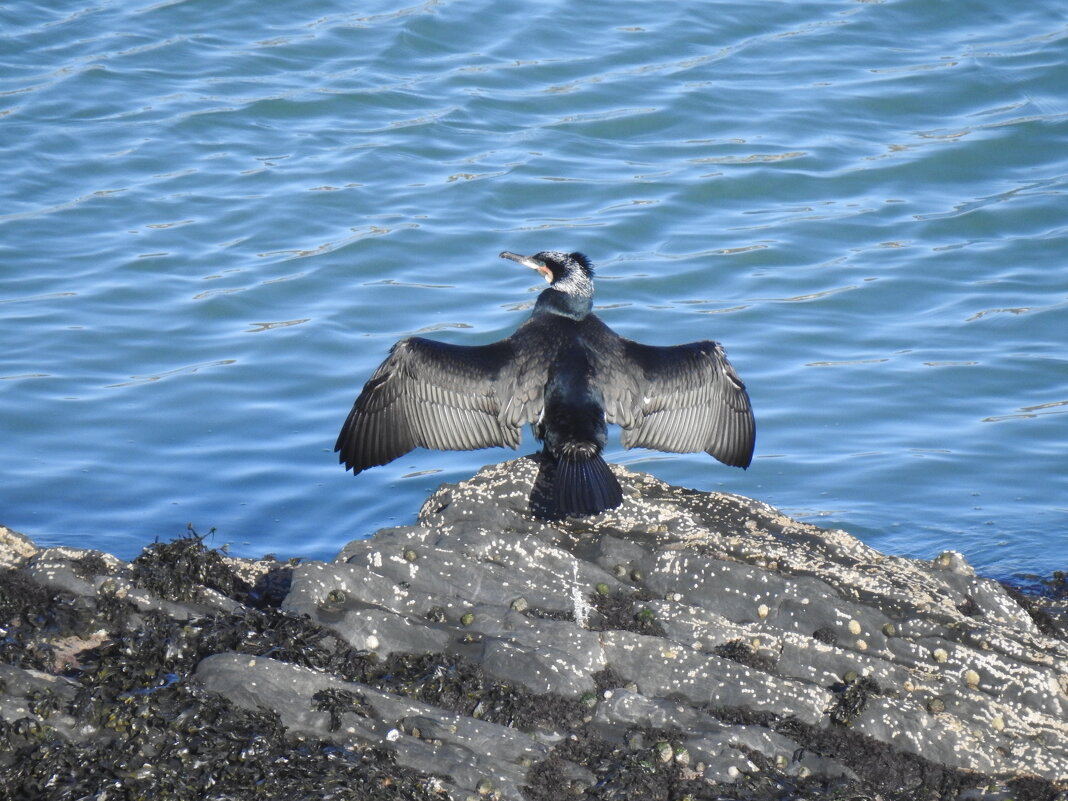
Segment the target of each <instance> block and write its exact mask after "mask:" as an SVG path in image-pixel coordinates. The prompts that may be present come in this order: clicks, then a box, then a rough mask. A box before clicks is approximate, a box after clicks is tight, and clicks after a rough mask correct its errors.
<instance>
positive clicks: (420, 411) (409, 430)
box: [334, 337, 528, 474]
mask: <svg viewBox="0 0 1068 801" xmlns="http://www.w3.org/2000/svg"><path fill="white" fill-rule="evenodd" d="M514 352H515V347H514V345H513V343H512V342H511V340H510V339H504V340H501V341H500V342H494V343H492V344H490V345H475V346H469V345H451V344H448V343H446V342H435V341H433V340H430V339H422V338H420V337H412V338H410V339H402V340H401V341H400V342H398V343H397V344H396V345H394V346H393V349H392V350H391V351H390V352H389V357H388V358H387V359H386V360H385V361H384V362H383V363H382V364H381V365H380V366H379V368H378V369H377V370H375V373H374V375H372V376H371V378H370V380H369V381H368V382H367V383H366V384H365V385H364V388H363V391H362V392H361V393H360V396H359V397H358V398H357V399H356V403H355V404H354V405H353V407H352V411H351V412H349V416H348V418H347V419H346V420H345V425H344V426H342V428H341V433H340V434H339V435H338V438H337V443H336V444H335V445H334V450H335V451H338V452H339V461H341V463H342V464H344V465H345V467H346V468H348V469H351V470H352V471H353V473H354V474H355V473H359V472H360V471H361V470H365V469H367V468H368V467H374V466H375V465H380V464H386V463H387V462H391V461H393V460H394V459H396V458H398V457H400V456H403V455H404V454H406V453H408V451H410V450H412V449H413V448H417V447H423V448H435V449H438V450H458V451H463V450H474V449H476V448H488V447H492V446H496V445H504V446H508V447H511V448H518V447H519V441H520V435H521V427H522V424H523V423H525V422H528V420H527V419H526V417H527V413H528V410H527V409H526V408H523V407H521V408H519V409H515V408H514V406H515V404H514V403H513V402H510V401H512V400H513V395H514V394H515V390H516V387H515V383H516V375H515V370H514V368H513V367H512V366H511V365H512V363H513V361H514V359H513V357H514ZM502 407H505V411H504V413H502Z"/></svg>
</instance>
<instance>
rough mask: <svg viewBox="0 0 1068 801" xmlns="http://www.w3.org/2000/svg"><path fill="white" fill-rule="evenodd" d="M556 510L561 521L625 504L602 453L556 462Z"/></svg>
mask: <svg viewBox="0 0 1068 801" xmlns="http://www.w3.org/2000/svg"><path fill="white" fill-rule="evenodd" d="M552 498H553V505H554V507H555V509H554V510H553V511H554V512H555V514H556V516H558V517H567V516H569V515H595V514H597V513H598V512H603V511H604V510H605V509H614V508H615V507H617V506H619V505H620V504H621V503H622V502H623V491H622V490H621V489H620V488H619V482H618V481H616V477H615V476H614V475H612V470H611V469H610V468H609V467H608V463H607V462H605V460H604V459H603V458H601V454H599V453H582V452H578V451H572V452H571V453H568V454H561V455H560V456H558V457H557V461H556V476H555V478H554V481H553V493H552Z"/></svg>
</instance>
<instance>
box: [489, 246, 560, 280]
mask: <svg viewBox="0 0 1068 801" xmlns="http://www.w3.org/2000/svg"><path fill="white" fill-rule="evenodd" d="M501 258H502V259H510V260H511V261H515V262H519V263H520V264H522V265H523V266H524V267H529V268H530V269H532V270H537V271H538V272H539V273H541V275H542V278H544V279H545V280H546V281H548V282H549V283H552V280H553V271H552V270H550V269H549V267H548V266H547V265H546V264H545V262H543V261H542V260H541V259H535V258H534V257H533V256H520V255H519V254H518V253H512V251H510V250H504V251H501Z"/></svg>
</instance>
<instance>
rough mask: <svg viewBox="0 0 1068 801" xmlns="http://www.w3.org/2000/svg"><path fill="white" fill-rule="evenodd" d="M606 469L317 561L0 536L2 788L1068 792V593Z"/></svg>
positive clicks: (388, 533) (585, 793)
mask: <svg viewBox="0 0 1068 801" xmlns="http://www.w3.org/2000/svg"><path fill="white" fill-rule="evenodd" d="M613 469H614V471H615V472H616V474H617V476H618V477H619V479H620V483H621V485H622V486H623V489H624V495H625V500H624V503H623V505H622V506H621V507H620V508H619V509H617V510H614V511H612V512H610V513H606V514H603V515H599V516H597V517H595V518H590V519H575V520H568V521H560V522H555V523H548V522H546V521H539V520H535V519H532V518H531V516H530V515H529V513H528V509H527V506H526V505H527V503H528V500H527V499H528V498H529V496H530V488H531V485H532V483H533V481H534V478H535V476H536V473H537V464H536V462H535V461H534V460H533V459H529V458H522V459H517V460H514V461H511V462H506V463H503V464H500V465H493V466H490V467H487V468H484V469H483V470H482V471H480V472H479V473H478V474H477V475H476V476H475V477H473V478H472V479H471V480H469V481H466V482H464V483H462V484H460V485H455V486H453V485H444V486H443V487H441V488H440V489H439V490H438V491H437V492H436V493H434V495H432V496H431V497H430V498H429V499H428V500H427V502H426V503H425V504H424V506H423V509H422V510H421V512H420V516H419V522H418V524H417V525H414V526H404V527H399V528H393V529H386V530H383V531H380V532H378V533H377V534H375V535H374V536H373V537H371V538H369V539H366V540H357V541H353V542H351V543H349V544H347V545H346V546H345V547H344V548H342V549H341V551H340V553H339V554H338V556H337V558H336V559H334V560H333V561H331V562H327V563H324V562H306V563H303V564H295V565H293V564H286V565H283V564H281V563H278V562H273V561H271V560H262V561H258V562H252V561H248V560H235V559H233V558H231V557H225V556H222V555H219V554H218V553H217V552H213V551H208V550H207V549H204V548H203V546H202V544H201V543H200V541H199V538H196V537H185V538H181V539H180V540H178V541H176V542H175V543H171V544H165V545H160V544H156V545H155V546H153V547H152V548H150V549H147V552H146V555H145V556H143V557H139V559H138V560H135V562H134V563H132V564H129V565H127V564H125V563H123V562H120V561H119V560H116V559H114V558H112V557H108V556H106V555H104V554H95V553H93V552H87V551H78V550H76V549H59V548H51V549H45V550H42V551H37V550H36V549H35V548H34V547H33V545H32V543H29V542H28V541H22V540H15V542H16V544H17V545H18V547H19V548H20V551H19V553H18V554H17V555H15V554H12V555H10V556H9V557H5V556H4V554H3V553H2V552H0V564H6V565H8V566H9V569H8V570H7V572H6V573H4V574H3V576H4V582H3V583H0V611H2V612H3V613H4V614H3V616H2V617H0V620H6V621H7V622H6V623H3V626H4V635H5V637H6V639H5V641H4V643H3V644H2V645H0V657H3V658H2V659H0V662H2V663H3V664H0V669H2V671H3V672H2V673H0V682H2V685H3V688H4V689H3V692H2V693H0V720H2V721H3V722H2V723H0V740H2V741H3V743H6V745H7V751H3V750H0V770H2V771H3V772H4V773H5V774H7V775H9V776H13V777H15V779H14V780H15V781H16V784H11V783H10V782H9V784H8V786H11V787H14V786H22V787H30V786H31V784H32V782H34V781H38V780H43V779H40V777H39V775H38V773H40V772H43V771H50V775H61V776H65V777H66V778H65V779H63V781H64V782H65V783H66V785H69V786H70V787H72V788H77V790H78V792H79V793H80V794H81V795H89V794H92V793H93V792H99V791H100V788H101V787H104V786H105V785H106V783H107V781H108V779H107V776H108V775H109V774H108V771H107V770H104V769H103V768H100V769H97V770H94V768H93V765H94V764H95V761H94V760H101V761H102V763H107V764H119V763H121V764H122V765H124V766H125V767H124V768H123V769H124V770H126V771H127V775H129V776H133V777H135V778H134V779H133V780H132V781H136V780H139V779H138V778H137V777H142V778H143V781H144V782H145V786H146V787H147V786H150V785H151V782H155V783H156V786H163V787H166V786H170V785H168V782H172V781H173V786H174V787H175V788H181V787H186V788H187V790H182V789H175V790H174V791H173V792H174V797H176V798H179V797H182V798H184V797H190V798H194V797H196V798H200V797H223V796H224V795H225V796H226V797H230V798H244V797H252V796H253V795H256V797H271V796H270V794H269V793H267V794H266V795H265V794H264V792H265V791H264V787H273V786H275V785H274V784H271V782H276V783H277V786H278V787H280V788H281V787H285V788H287V789H285V790H284V791H281V790H280V791H279V795H286V796H287V797H292V796H297V797H305V796H303V795H301V794H302V793H306V794H307V797H328V796H329V793H328V792H324V788H328V787H331V786H341V785H342V783H343V784H344V786H346V787H348V788H350V790H351V792H350V794H349V795H347V796H346V797H353V798H365V797H366V798H381V797H394V798H442V797H450V798H457V799H466V798H468V797H475V798H500V799H517V801H518V799H524V798H526V799H532V800H533V801H540V800H541V799H546V800H548V799H553V801H557V800H558V799H560V798H564V797H590V798H609V797H611V798H635V799H638V798H641V799H657V798H665V799H666V798H668V797H677V798H681V797H684V796H686V795H687V794H689V795H691V796H692V797H694V798H699V797H712V796H717V795H723V794H727V795H730V794H734V795H743V794H744V795H745V797H747V798H780V797H790V796H792V797H818V796H822V795H825V794H826V793H828V792H833V793H836V794H838V797H844V796H847V795H851V794H852V795H856V796H859V795H864V796H871V795H876V794H878V795H882V796H883V797H886V798H905V797H916V794H922V793H927V792H929V791H931V790H930V788H938V789H937V791H935V792H937V793H938V797H940V798H958V797H959V798H968V797H972V796H974V794H975V793H977V792H979V789H978V788H983V789H984V791H986V792H989V793H992V794H994V797H997V793H999V792H1000V793H1002V794H1003V795H1016V796H1018V797H1032V798H1052V797H1053V795H1054V794H1055V793H1056V792H1057V791H1058V790H1060V791H1066V790H1068V642H1066V639H1065V633H1064V630H1063V628H1060V627H1059V621H1063V619H1064V616H1063V612H1062V611H1061V608H1060V607H1061V606H1063V605H1064V604H1063V601H1061V602H1051V603H1047V604H1046V605H1045V606H1041V605H1039V604H1036V603H1032V602H1031V601H1029V600H1028V599H1029V598H1030V597H1031V596H1029V595H1027V594H1026V593H1024V594H1021V593H1018V592H1015V591H1011V592H1010V591H1006V589H1005V588H1004V587H1003V586H1002V585H1000V584H998V583H997V582H995V581H992V580H990V579H985V578H982V577H980V576H977V575H975V572H974V570H973V569H972V568H971V567H970V566H969V565H968V564H967V562H966V561H965V560H964V558H963V557H962V556H961V555H960V554H956V553H953V552H949V551H947V552H946V553H944V554H942V555H940V556H939V557H938V558H936V559H935V560H932V561H920V560H912V559H904V558H899V557H893V556H888V555H884V554H881V553H878V552H877V551H874V550H873V549H871V548H868V547H867V546H865V545H864V544H863V543H861V542H859V541H858V540H856V539H855V538H853V537H851V536H850V535H849V534H847V533H845V532H843V531H837V530H825V529H820V528H818V527H815V526H811V525H807V524H803V523H799V522H797V521H794V520H791V519H789V518H787V517H785V516H783V515H781V514H780V513H778V512H777V511H776V510H774V509H772V508H771V507H769V506H767V505H765V504H762V503H760V502H758V501H753V500H750V499H747V498H743V497H740V496H736V495H727V494H722V493H711V494H709V493H699V492H694V491H690V490H684V489H681V488H678V487H672V486H669V485H666V484H664V483H662V482H659V481H657V480H656V479H654V478H652V477H651V476H646V475H641V474H636V473H631V472H628V471H626V470H624V469H622V468H618V467H615V468H613ZM2 534H3V532H0V535H2ZM3 542H4V540H3V539H2V538H0V545H2V543H3ZM5 558H6V561H5ZM283 599H284V600H283ZM1058 603H1059V604H1060V605H1058ZM222 720H232V721H234V723H233V724H232V726H231V730H230V731H228V732H226V733H224V731H223V729H221V728H220V723H219V722H220V721H222ZM181 732H186V734H181ZM189 732H196V733H195V734H189ZM185 737H189V738H192V739H193V740H195V743H193V746H195V747H194V750H193V751H190V750H189V747H190V746H189V744H184V745H183V738H185ZM3 743H0V744H3ZM183 748H184V749H185V750H183ZM234 749H237V751H239V752H240V753H241V754H242V755H243V756H241V757H240V758H239V759H236V760H235V758H234V757H233V753H234ZM105 753H106V754H107V759H104V756H103V755H104V754H105ZM193 753H195V754H199V755H203V754H211V753H216V754H217V757H218V760H219V761H218V765H229V766H230V767H227V768H225V769H224V768H222V767H205V766H206V765H213V764H215V763H213V762H212V761H211V759H207V760H206V759H205V758H203V756H197V757H196V759H195V760H194V759H192V758H191V757H190V754H193ZM339 755H344V756H343V757H339ZM298 764H299V765H300V766H301V767H300V769H299V770H297V769H296V768H293V769H294V770H297V772H296V773H295V774H293V775H290V774H287V773H285V771H288V770H290V767H286V768H285V770H283V769H282V768H280V767H279V766H281V765H286V766H293V765H298ZM57 765H67V766H70V765H77V766H79V767H78V768H77V769H75V768H71V767H67V768H64V769H60V768H59V767H57ZM138 766H140V767H138ZM35 770H36V771H38V773H34V771H35ZM63 770H66V771H67V773H63ZM109 770H110V769H109ZM57 771H58V774H57ZM139 771H140V773H139ZM190 771H192V774H191V773H190ZM257 772H259V773H257ZM191 775H192V776H193V779H194V780H190V779H189V777H190V776H191ZM257 775H259V776H260V778H259V779H255V778H254V777H255V776H257ZM181 776H185V777H186V779H187V781H186V783H185V785H182V784H181V783H180V781H179V777H181ZM197 776H200V777H201V781H202V782H209V784H206V785H202V786H199V789H198V785H197V782H196V780H195V779H196V777H197ZM264 777H266V778H264ZM354 777H358V778H354ZM19 781H21V782H23V784H22V785H18V784H17V782H19ZM257 782H259V783H257ZM264 782H266V783H267V784H264ZM334 782H337V783H338V784H337V785H334V784H333V783H334ZM204 786H210V787H213V788H215V789H213V791H212V792H214V793H215V795H205V794H204V793H203V787H204ZM717 787H720V788H723V789H722V790H717V789H715V788H717ZM728 787H729V788H730V789H727V788H728ZM383 788H388V792H389V793H390V794H391V795H382V794H381V793H382V792H384V789H383ZM182 792H187V793H188V795H182V794H181V793H182ZM198 792H199V793H200V794H199V795H198ZM316 793H319V795H316ZM71 797H77V794H75V793H74V792H73V790H72V793H71Z"/></svg>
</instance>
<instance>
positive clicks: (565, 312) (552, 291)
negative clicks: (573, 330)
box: [534, 287, 593, 320]
mask: <svg viewBox="0 0 1068 801" xmlns="http://www.w3.org/2000/svg"><path fill="white" fill-rule="evenodd" d="M592 310H593V291H592V287H591V291H590V292H589V293H588V294H587V293H582V294H579V293H575V292H561V291H560V290H559V289H556V288H555V287H549V288H548V289H546V290H543V291H542V293H541V294H540V295H538V301H537V303H535V304H534V314H556V315H559V316H561V317H570V318H571V319H572V320H581V319H583V318H584V317H586V315H588V314H589V313H590V312H591V311H592Z"/></svg>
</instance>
